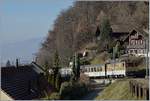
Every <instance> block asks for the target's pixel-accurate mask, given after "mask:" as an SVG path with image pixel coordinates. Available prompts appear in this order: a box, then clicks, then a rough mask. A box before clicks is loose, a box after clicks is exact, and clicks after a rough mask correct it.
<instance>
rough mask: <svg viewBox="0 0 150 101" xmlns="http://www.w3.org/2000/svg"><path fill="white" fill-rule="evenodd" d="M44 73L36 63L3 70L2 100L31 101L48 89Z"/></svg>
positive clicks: (3, 68)
mask: <svg viewBox="0 0 150 101" xmlns="http://www.w3.org/2000/svg"><path fill="white" fill-rule="evenodd" d="M42 74H43V71H42V70H41V69H40V68H38V66H37V65H36V64H35V63H31V64H30V65H23V66H18V67H17V68H16V67H15V66H12V67H9V68H8V67H2V68H1V100H7V99H10V100H11V99H13V100H31V99H37V98H39V96H41V93H42V92H41V91H43V90H44V89H45V88H44V87H46V81H45V80H44V79H43V75H42Z"/></svg>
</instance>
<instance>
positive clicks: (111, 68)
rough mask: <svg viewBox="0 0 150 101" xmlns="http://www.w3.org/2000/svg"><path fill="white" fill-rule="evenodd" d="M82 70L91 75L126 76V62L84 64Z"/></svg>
mask: <svg viewBox="0 0 150 101" xmlns="http://www.w3.org/2000/svg"><path fill="white" fill-rule="evenodd" d="M81 68H82V72H83V73H84V74H85V75H87V76H89V77H125V76H126V64H125V62H124V61H121V62H109V63H105V64H97V65H82V66H81Z"/></svg>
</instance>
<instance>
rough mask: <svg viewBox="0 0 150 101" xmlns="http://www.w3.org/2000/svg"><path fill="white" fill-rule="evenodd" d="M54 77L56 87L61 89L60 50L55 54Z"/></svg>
mask: <svg viewBox="0 0 150 101" xmlns="http://www.w3.org/2000/svg"><path fill="white" fill-rule="evenodd" d="M52 69H53V73H54V74H53V75H54V76H53V77H54V85H55V88H56V89H57V90H59V85H60V84H59V83H60V79H61V78H60V74H59V69H60V59H59V55H58V51H57V50H56V51H55V54H54V62H53V68H52Z"/></svg>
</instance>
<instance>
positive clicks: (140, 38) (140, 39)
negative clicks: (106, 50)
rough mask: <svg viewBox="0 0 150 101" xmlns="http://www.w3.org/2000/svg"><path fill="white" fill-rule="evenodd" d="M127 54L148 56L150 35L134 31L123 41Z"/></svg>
mask: <svg viewBox="0 0 150 101" xmlns="http://www.w3.org/2000/svg"><path fill="white" fill-rule="evenodd" d="M123 42H124V45H125V46H126V50H125V52H126V53H127V54H131V55H135V56H146V54H147V49H148V47H147V46H148V34H147V33H146V32H145V31H139V30H137V29H136V30H132V31H131V33H129V34H128V35H127V37H126V38H125V39H124V40H123Z"/></svg>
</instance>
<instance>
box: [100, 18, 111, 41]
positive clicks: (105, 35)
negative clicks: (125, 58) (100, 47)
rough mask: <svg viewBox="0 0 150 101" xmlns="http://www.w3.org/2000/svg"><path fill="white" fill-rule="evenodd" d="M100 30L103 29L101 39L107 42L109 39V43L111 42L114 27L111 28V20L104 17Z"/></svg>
mask: <svg viewBox="0 0 150 101" xmlns="http://www.w3.org/2000/svg"><path fill="white" fill-rule="evenodd" d="M100 31H101V33H100V35H101V36H100V37H101V41H105V42H106V41H107V43H109V41H110V34H111V32H112V28H111V25H110V23H109V20H108V19H107V18H104V19H103V21H102V24H101V28H100Z"/></svg>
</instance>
